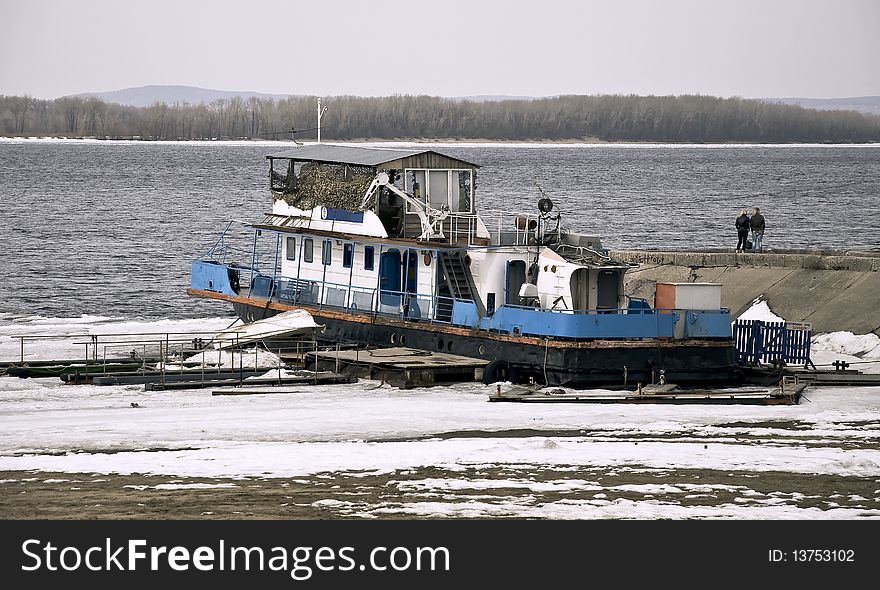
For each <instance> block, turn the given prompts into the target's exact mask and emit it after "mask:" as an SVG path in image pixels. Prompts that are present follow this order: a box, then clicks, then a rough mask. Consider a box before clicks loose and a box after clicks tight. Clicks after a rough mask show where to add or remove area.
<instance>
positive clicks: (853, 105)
mask: <svg viewBox="0 0 880 590" xmlns="http://www.w3.org/2000/svg"><path fill="white" fill-rule="evenodd" d="M761 100H763V101H765V102H775V103H780V104H791V105H799V106H802V107H804V108H807V109H817V110H820V111H856V112H859V113H864V114H866V115H880V96H857V97H853V98H763V99H761Z"/></svg>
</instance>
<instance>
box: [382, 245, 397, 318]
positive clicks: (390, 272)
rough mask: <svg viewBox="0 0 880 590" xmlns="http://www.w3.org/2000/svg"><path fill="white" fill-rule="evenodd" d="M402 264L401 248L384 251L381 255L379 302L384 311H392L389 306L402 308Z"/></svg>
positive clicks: (394, 308)
mask: <svg viewBox="0 0 880 590" xmlns="http://www.w3.org/2000/svg"><path fill="white" fill-rule="evenodd" d="M400 266H401V264H400V251H399V250H388V251H387V252H382V256H380V257H379V304H380V306H381V309H382V311H391V309H388V308H393V310H394V311H399V310H400V291H401V288H400V287H401V282H400V279H401V278H402V276H401V272H400Z"/></svg>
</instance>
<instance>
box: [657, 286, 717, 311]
mask: <svg viewBox="0 0 880 590" xmlns="http://www.w3.org/2000/svg"><path fill="white" fill-rule="evenodd" d="M654 308H655V309H696V310H708V309H721V284H720V283H657V289H656V291H655V292H654Z"/></svg>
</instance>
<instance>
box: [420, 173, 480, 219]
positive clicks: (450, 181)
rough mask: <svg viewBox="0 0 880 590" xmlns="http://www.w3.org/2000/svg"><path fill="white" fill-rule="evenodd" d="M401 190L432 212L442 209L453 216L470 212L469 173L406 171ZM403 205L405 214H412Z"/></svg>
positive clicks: (470, 174)
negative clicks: (450, 212) (446, 209)
mask: <svg viewBox="0 0 880 590" xmlns="http://www.w3.org/2000/svg"><path fill="white" fill-rule="evenodd" d="M404 180H405V183H406V184H405V186H404V190H406V192H408V193H409V194H411V195H412V196H413V197H414V198H415V199H417V200H418V201H420V202H422V203H425V204H426V205H430V206H431V207H433V208H434V209H441V208H443V207H444V206H445V207H449V210H450V211H452V212H454V213H473V212H474V199H473V193H474V180H473V173H472V171H471V170H407V171H406V174H404ZM412 210H413V209H412V206H410V205H407V211H410V212H412Z"/></svg>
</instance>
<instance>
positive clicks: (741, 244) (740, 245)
mask: <svg viewBox="0 0 880 590" xmlns="http://www.w3.org/2000/svg"><path fill="white" fill-rule="evenodd" d="M751 227H752V225H751V220H750V219H749V216H748V215H747V214H746V210H745V209H742V210H741V211H740V212H739V217H737V218H736V235H737V237H738V238H739V239H738V240H737V242H736V251H737V252H745V250H746V242H748V241H749V229H750V228H751Z"/></svg>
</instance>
